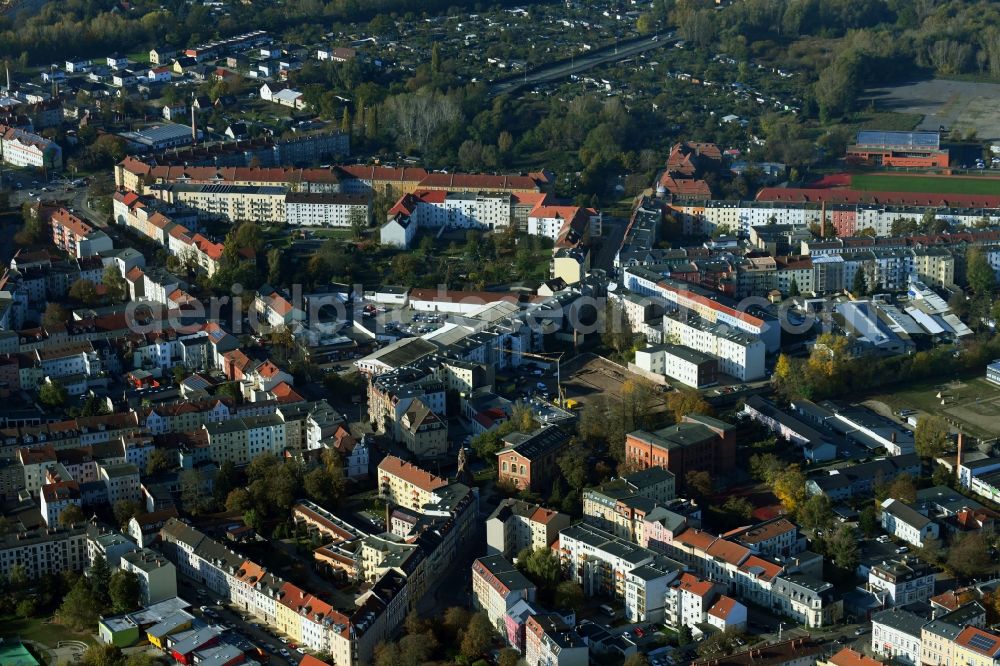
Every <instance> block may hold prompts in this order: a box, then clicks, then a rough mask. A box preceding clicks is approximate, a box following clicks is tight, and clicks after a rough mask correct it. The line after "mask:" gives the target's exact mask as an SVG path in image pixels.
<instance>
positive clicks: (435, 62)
mask: <svg viewBox="0 0 1000 666" xmlns="http://www.w3.org/2000/svg"><path fill="white" fill-rule="evenodd" d="M431 73H432V74H440V73H441V47H440V46H439V45H438V43H437V42H434V46H432V47H431Z"/></svg>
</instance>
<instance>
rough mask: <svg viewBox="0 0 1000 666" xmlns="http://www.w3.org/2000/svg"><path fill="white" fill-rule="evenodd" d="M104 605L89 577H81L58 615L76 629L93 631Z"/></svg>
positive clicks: (67, 596) (64, 601) (62, 620)
mask: <svg viewBox="0 0 1000 666" xmlns="http://www.w3.org/2000/svg"><path fill="white" fill-rule="evenodd" d="M105 565H106V563H105ZM105 589H107V588H105ZM103 607H104V604H102V603H100V602H98V601H97V600H96V599H95V598H94V590H92V589H91V587H90V584H89V583H88V581H87V579H86V578H82V577H81V578H80V579H79V580H77V582H76V584H75V585H74V586H73V588H72V589H71V590H70V591H69V594H67V595H66V598H65V599H64V600H63V603H62V606H60V607H59V613H58V615H59V619H60V621H61V622H63V623H64V624H65V625H67V626H68V627H70V628H71V629H73V630H75V631H93V629H94V626H95V625H96V624H97V618H98V617H99V616H100V613H101V609H102V608H103ZM84 663H87V662H84Z"/></svg>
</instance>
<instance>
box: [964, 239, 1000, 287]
mask: <svg viewBox="0 0 1000 666" xmlns="http://www.w3.org/2000/svg"><path fill="white" fill-rule="evenodd" d="M965 261H966V268H965V275H966V280H967V282H968V284H969V287H970V288H971V289H972V292H973V293H974V294H975V296H976V299H977V300H979V299H987V298H989V297H990V296H991V295H992V294H993V290H994V289H995V288H996V273H994V272H993V267H992V266H991V265H990V262H989V259H987V258H986V254H985V253H984V252H983V251H982V250H981V249H980V248H978V247H972V248H969V251H968V253H967V254H966V258H965Z"/></svg>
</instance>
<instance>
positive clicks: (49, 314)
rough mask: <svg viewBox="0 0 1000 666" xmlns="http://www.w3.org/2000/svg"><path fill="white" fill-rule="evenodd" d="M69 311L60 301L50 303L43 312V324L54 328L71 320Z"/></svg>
mask: <svg viewBox="0 0 1000 666" xmlns="http://www.w3.org/2000/svg"><path fill="white" fill-rule="evenodd" d="M69 317H70V315H69V311H68V310H67V309H66V308H64V307H63V306H61V305H59V304H58V303H51V302H50V303H48V304H47V305H46V306H45V312H44V313H42V326H44V327H45V328H52V327H53V326H57V325H59V324H62V323H65V322H66V321H68V320H69Z"/></svg>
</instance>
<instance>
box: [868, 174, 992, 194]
mask: <svg viewBox="0 0 1000 666" xmlns="http://www.w3.org/2000/svg"><path fill="white" fill-rule="evenodd" d="M851 187H853V188H854V189H856V190H867V191H881V192H928V193H935V194H983V195H994V196H996V195H1000V178H986V177H982V178H957V177H952V176H906V175H895V174H894V175H883V174H864V175H856V176H852V177H851Z"/></svg>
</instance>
